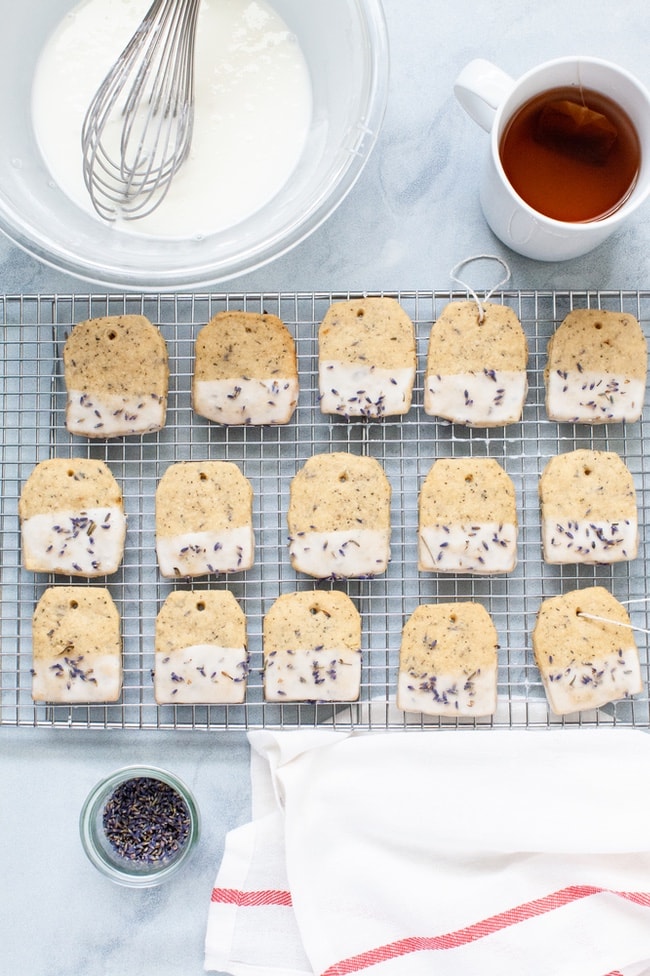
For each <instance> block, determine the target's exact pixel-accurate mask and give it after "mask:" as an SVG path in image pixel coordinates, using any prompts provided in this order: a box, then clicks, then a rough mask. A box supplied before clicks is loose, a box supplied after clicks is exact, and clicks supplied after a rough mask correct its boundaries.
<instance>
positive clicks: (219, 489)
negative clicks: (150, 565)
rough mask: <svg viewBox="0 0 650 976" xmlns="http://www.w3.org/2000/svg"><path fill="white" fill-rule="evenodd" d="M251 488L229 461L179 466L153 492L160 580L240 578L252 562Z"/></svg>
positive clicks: (253, 542)
mask: <svg viewBox="0 0 650 976" xmlns="http://www.w3.org/2000/svg"><path fill="white" fill-rule="evenodd" d="M254 547H255V539H254V533H253V488H252V486H251V483H250V482H249V480H248V478H246V477H245V476H244V475H243V474H242V472H241V471H240V470H239V468H238V467H237V465H236V464H234V463H233V462H232V461H179V462H177V463H175V464H171V465H170V466H169V467H168V468H167V470H166V471H165V473H164V474H163V476H162V478H161V479H160V482H159V483H158V487H157V489H156V554H157V556H158V565H159V568H160V572H161V574H162V575H163V576H167V577H185V576H203V575H206V574H208V573H239V572H243V571H244V570H247V569H250V568H251V566H252V565H253V560H254Z"/></svg>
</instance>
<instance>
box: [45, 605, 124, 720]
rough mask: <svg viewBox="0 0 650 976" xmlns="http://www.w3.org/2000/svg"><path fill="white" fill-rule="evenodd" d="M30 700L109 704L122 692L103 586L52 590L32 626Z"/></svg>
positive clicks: (118, 649) (115, 626) (116, 630)
mask: <svg viewBox="0 0 650 976" xmlns="http://www.w3.org/2000/svg"><path fill="white" fill-rule="evenodd" d="M32 649H33V663H32V698H33V699H34V701H47V702H61V703H70V704H75V703H77V702H114V701H117V700H118V698H119V697H120V694H121V691H122V639H121V636H120V616H119V613H118V610H117V607H116V606H115V604H114V602H113V599H112V597H111V595H110V593H109V592H108V590H107V589H105V588H104V587H96V586H52V587H49V588H48V589H47V590H45V592H44V593H43V595H42V597H41V598H40V600H39V601H38V604H37V606H36V610H35V611H34V617H33V622H32Z"/></svg>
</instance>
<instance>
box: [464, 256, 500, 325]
mask: <svg viewBox="0 0 650 976" xmlns="http://www.w3.org/2000/svg"><path fill="white" fill-rule="evenodd" d="M474 261H496V262H497V263H498V264H500V265H501V267H502V268H503V270H504V272H505V274H504V277H503V278H502V279H501V280H500V281H498V282H497V283H496V285H494V287H493V288H491V289H490V290H489V291H488V292H486V293H485V296H484V298H483V301H484V302H487V301H488V300H489V299H490V298H491V296H492V295H493V294H494V293H495V291H497V289H499V288H502V287H503V285H505V284H507V283H508V281H510V268H509V267H508V265H507V264H506V262H505V261H504V260H503V258H500V257H499V256H498V255H497V254H474V255H472V257H469V258H464V259H463V260H462V261H459V262H458V264H456V265H454V267H453V268H452V269H451V271H450V272H449V277H450V278H451V280H452V281H455V282H456V284H457V285H461V287H462V288H465V289H466V290H467V292H468V293H469V294H470V295H471V296H472V298H473V299H474V301H475V302H476V305H477V307H478V320H479V323H480V322H482V321H483V319H484V318H485V309H484V308H483V305H482V303H481V300H480V298H479V297H478V295H477V294H476V292H475V291H474V289H473V288H472V287H470V285H468V283H467V282H466V281H463V279H462V278H459V277H458V273H459V272H460V271H461V270H462V269H463V268H464V267H465V266H466V265H468V264H471V263H472V262H474Z"/></svg>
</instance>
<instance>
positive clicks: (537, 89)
mask: <svg viewBox="0 0 650 976" xmlns="http://www.w3.org/2000/svg"><path fill="white" fill-rule="evenodd" d="M565 85H574V86H577V87H583V88H590V89H594V90H596V91H599V92H602V93H603V94H604V95H608V96H609V97H610V98H612V99H613V100H614V101H615V102H617V103H618V104H619V105H620V106H621V108H622V109H624V110H625V111H626V112H627V114H628V115H629V117H630V119H631V120H632V122H633V123H634V125H635V128H636V130H637V134H638V136H639V141H640V143H641V164H640V169H639V175H638V178H637V182H636V185H635V187H634V189H633V190H632V192H631V193H630V195H629V196H628V198H627V199H626V200H625V202H624V203H623V204H622V205H621V206H620V207H619V209H618V210H616V211H615V212H614V213H612V214H611V215H610V216H608V217H603V218H601V219H597V220H591V221H587V222H581V223H570V222H567V221H561V220H554V219H553V218H551V217H547V216H545V215H544V214H541V213H539V212H538V211H536V210H534V209H533V208H532V207H530V206H529V205H528V204H527V203H526V202H525V200H523V199H522V198H521V197H520V196H519V195H518V193H516V191H515V190H514V189H513V187H512V186H511V184H510V183H509V181H508V178H507V176H506V174H505V172H504V169H503V166H502V164H501V159H500V156H499V144H500V141H501V137H502V135H503V132H504V129H505V126H506V125H507V123H508V122H509V120H510V119H511V117H512V115H513V114H514V112H516V110H517V109H518V108H519V107H520V106H521V105H523V104H524V102H527V101H528V100H529V99H530V98H532V97H533V96H534V95H537V94H539V93H541V92H544V91H547V90H549V89H552V88H558V87H560V86H565ZM454 94H455V96H456V98H457V99H458V101H459V102H460V104H461V105H462V107H463V108H464V109H465V111H466V112H467V113H468V115H470V117H471V118H472V119H473V120H474V121H475V122H476V123H477V124H478V125H479V126H481V128H482V129H485V131H486V132H489V133H490V151H489V153H488V159H487V166H486V167H485V171H484V175H483V180H482V183H481V189H480V199H481V207H482V209H483V213H484V214H485V219H486V220H487V222H488V224H489V226H490V227H491V229H492V230H493V232H494V233H495V234H496V236H497V237H498V238H499V239H500V240H501V241H503V243H504V244H507V245H508V247H510V248H512V250H513V251H517V252H518V253H519V254H523V255H525V256H526V257H530V258H536V259H537V260H539V261H564V260H567V259H568V258H575V257H578V256H579V255H581V254H586V253H587V252H588V251H591V250H593V248H594V247H596V246H597V245H598V244H600V243H602V241H604V240H605V239H606V238H607V237H609V236H610V234H612V233H613V232H614V231H615V230H617V229H618V228H619V227H620V226H621V224H622V223H623V222H624V221H625V220H626V219H627V218H628V217H629V216H630V214H632V213H633V212H634V211H635V210H637V208H638V207H639V206H640V205H641V204H642V203H643V201H644V200H645V199H646V197H647V196H648V193H649V192H650V93H649V92H648V91H647V90H646V88H644V86H643V85H642V84H641V83H640V82H639V81H637V79H636V78H634V77H633V76H632V75H631V74H629V73H628V72H627V71H625V70H624V69H623V68H620V67H618V66H617V65H615V64H610V63H609V62H608V61H602V60H600V59H598V58H589V57H565V58H557V59H555V60H553V61H547V62H546V63H545V64H541V65H539V67H537V68H533V69H532V70H531V71H528V72H527V73H526V74H525V75H523V76H522V77H521V78H519V79H517V80H515V79H514V78H511V77H510V76H509V75H508V74H506V73H505V72H504V71H502V70H501V69H500V68H498V67H497V66H496V65H494V64H492V63H491V62H490V61H484V60H482V59H477V60H475V61H470V63H469V64H468V65H466V67H465V68H464V69H463V70H462V71H461V73H460V75H459V76H458V78H457V79H456V82H455V85H454Z"/></svg>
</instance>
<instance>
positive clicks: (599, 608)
mask: <svg viewBox="0 0 650 976" xmlns="http://www.w3.org/2000/svg"><path fill="white" fill-rule="evenodd" d="M594 618H598V619H594ZM532 637H533V650H534V652H535V662H536V664H537V667H538V668H539V670H540V674H541V676H542V681H543V683H544V690H545V691H546V697H547V699H548V703H549V706H550V708H551V710H552V711H553V712H554V713H555V714H556V715H568V714H569V713H571V712H580V711H584V710H585V709H589V708H600V706H601V705H605V704H607V702H612V701H616V700H617V699H620V698H629V697H630V696H631V695H636V694H638V693H639V692H640V691H641V690H642V688H643V682H642V680H641V669H640V665H639V652H638V650H637V647H636V643H635V641H634V636H633V631H632V630H631V628H630V618H629V616H628V613H627V611H626V610H625V608H624V607H623V606H621V604H620V603H619V602H618V600H616V599H615V598H614V597H613V596H612V595H611V593H609V592H608V591H607V590H606V589H604V588H603V587H602V586H591V587H587V588H585V589H584V590H573V591H571V592H569V593H565V594H564V595H563V596H554V597H551V598H550V599H548V600H544V602H543V603H542V605H541V607H540V608H539V611H538V614H537V620H536V623H535V627H534V629H533V635H532Z"/></svg>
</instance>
